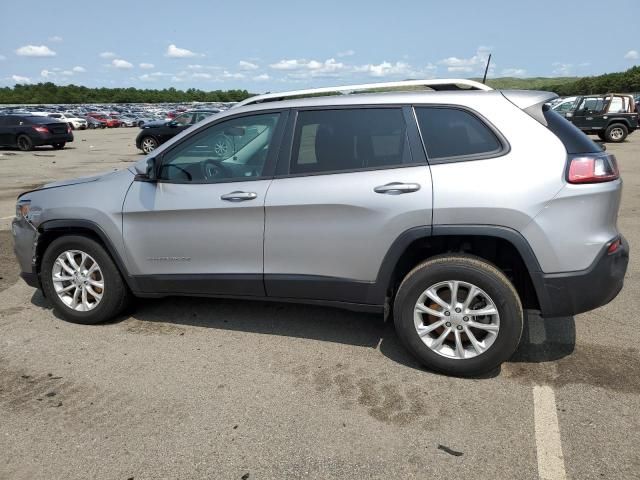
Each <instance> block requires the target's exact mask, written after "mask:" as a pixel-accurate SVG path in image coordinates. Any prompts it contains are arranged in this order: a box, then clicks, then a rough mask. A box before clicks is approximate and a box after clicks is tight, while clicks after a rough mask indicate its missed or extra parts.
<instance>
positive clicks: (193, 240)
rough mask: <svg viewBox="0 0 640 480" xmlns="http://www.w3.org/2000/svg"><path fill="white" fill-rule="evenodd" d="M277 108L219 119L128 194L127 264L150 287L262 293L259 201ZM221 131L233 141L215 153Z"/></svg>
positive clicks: (170, 153) (169, 152)
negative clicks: (155, 176)
mask: <svg viewBox="0 0 640 480" xmlns="http://www.w3.org/2000/svg"><path fill="white" fill-rule="evenodd" d="M283 116H284V114H283V113H281V112H269V113H264V114H259V115H250V116H241V117H234V118H232V119H227V120H225V119H222V120H221V121H219V122H217V123H215V124H213V125H211V126H209V125H207V126H204V127H202V128H201V129H200V130H199V131H197V132H195V133H194V134H192V135H189V136H187V137H185V138H184V139H183V140H182V141H181V142H179V143H177V144H176V145H174V146H172V147H171V148H170V149H168V150H167V151H166V152H163V153H162V154H161V156H160V157H159V158H157V159H156V160H157V162H159V164H160V166H159V168H158V177H159V181H158V182H157V183H149V182H142V181H140V182H134V183H133V185H132V186H131V189H130V190H129V192H128V194H127V197H126V199H125V203H124V208H123V215H124V220H123V221H124V227H123V234H124V244H125V250H126V252H127V257H128V261H129V264H130V265H131V266H132V267H131V271H132V273H134V274H135V275H136V276H137V277H138V278H137V280H138V282H139V284H140V286H141V288H142V289H143V291H147V292H150V293H166V292H171V293H187V294H189V293H190V294H220V295H263V294H264V288H263V282H262V267H263V250H262V244H263V234H264V201H265V195H266V192H267V189H268V187H269V184H270V182H271V176H272V173H271V172H272V170H273V163H274V161H275V153H276V150H277V145H276V144H277V143H278V141H277V135H276V131H277V129H278V125H279V123H280V119H281V117H283ZM220 138H225V139H227V140H228V143H229V145H231V146H232V147H233V148H230V149H228V150H226V151H225V152H223V154H221V153H220V151H219V150H215V149H214V146H215V144H216V142H217V141H219V139H220Z"/></svg>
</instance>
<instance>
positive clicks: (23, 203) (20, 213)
mask: <svg viewBox="0 0 640 480" xmlns="http://www.w3.org/2000/svg"><path fill="white" fill-rule="evenodd" d="M30 211H31V200H18V203H17V204H16V218H18V219H21V218H24V219H25V220H28V218H27V216H28V215H29V212H30Z"/></svg>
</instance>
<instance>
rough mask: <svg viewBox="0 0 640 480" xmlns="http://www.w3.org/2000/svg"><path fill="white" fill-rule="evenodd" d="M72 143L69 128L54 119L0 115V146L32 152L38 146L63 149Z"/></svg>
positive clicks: (71, 134) (64, 123)
mask: <svg viewBox="0 0 640 480" xmlns="http://www.w3.org/2000/svg"><path fill="white" fill-rule="evenodd" d="M67 142H73V133H71V127H70V126H69V125H68V124H67V123H66V122H61V121H60V120H57V119H55V118H51V117H42V116H30V115H0V145H4V146H8V147H18V148H19V149H20V150H22V151H25V152H26V151H29V150H33V147H37V146H40V145H51V146H52V147H53V148H55V149H61V148H64V146H65V145H66V143H67Z"/></svg>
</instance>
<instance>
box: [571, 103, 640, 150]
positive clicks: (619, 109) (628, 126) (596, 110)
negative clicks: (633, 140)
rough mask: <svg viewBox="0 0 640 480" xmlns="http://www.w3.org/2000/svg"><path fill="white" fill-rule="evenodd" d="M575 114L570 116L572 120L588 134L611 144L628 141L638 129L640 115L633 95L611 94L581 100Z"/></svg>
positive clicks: (572, 113)
mask: <svg viewBox="0 0 640 480" xmlns="http://www.w3.org/2000/svg"><path fill="white" fill-rule="evenodd" d="M575 105H576V107H575V109H574V110H573V112H570V113H567V114H566V118H567V120H569V121H571V122H572V123H573V124H574V125H575V126H576V127H578V128H579V129H580V130H582V131H583V132H584V133H588V134H591V135H598V137H600V139H601V140H606V141H607V142H614V143H620V142H624V140H625V139H626V138H627V136H628V135H629V134H630V133H632V132H634V131H635V130H637V129H638V112H637V109H636V105H635V101H634V98H633V95H626V94H617V93H614V94H607V95H590V96H585V97H578V98H577V99H576V102H575Z"/></svg>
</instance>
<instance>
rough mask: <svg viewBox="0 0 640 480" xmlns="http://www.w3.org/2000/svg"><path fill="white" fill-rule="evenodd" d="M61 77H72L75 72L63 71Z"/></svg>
mask: <svg viewBox="0 0 640 480" xmlns="http://www.w3.org/2000/svg"><path fill="white" fill-rule="evenodd" d="M60 75H64V76H65V77H70V76H72V75H73V72H72V71H71V70H63V71H62V72H60Z"/></svg>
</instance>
